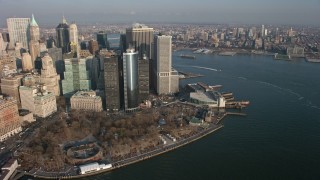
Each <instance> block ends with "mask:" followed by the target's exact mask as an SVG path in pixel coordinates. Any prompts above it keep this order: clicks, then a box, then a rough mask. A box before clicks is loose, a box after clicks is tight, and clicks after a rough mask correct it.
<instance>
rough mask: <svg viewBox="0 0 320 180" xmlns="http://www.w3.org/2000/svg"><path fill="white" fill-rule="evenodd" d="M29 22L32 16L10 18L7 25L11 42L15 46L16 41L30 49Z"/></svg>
mask: <svg viewBox="0 0 320 180" xmlns="http://www.w3.org/2000/svg"><path fill="white" fill-rule="evenodd" d="M29 24H30V18H8V19H7V27H8V31H9V36H10V44H11V46H12V47H14V44H15V43H16V42H20V43H21V44H22V47H23V48H25V49H28V45H29V40H30V37H29V33H28V31H29Z"/></svg>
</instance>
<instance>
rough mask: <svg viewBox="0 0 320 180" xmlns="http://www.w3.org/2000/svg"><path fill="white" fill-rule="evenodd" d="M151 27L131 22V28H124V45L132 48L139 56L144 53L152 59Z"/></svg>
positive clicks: (152, 31)
mask: <svg viewBox="0 0 320 180" xmlns="http://www.w3.org/2000/svg"><path fill="white" fill-rule="evenodd" d="M153 33H154V30H153V28H149V27H148V26H146V25H144V24H138V23H137V24H133V26H132V27H131V28H127V29H126V47H128V48H131V47H132V48H134V49H135V51H138V52H139V58H142V55H143V54H144V53H145V54H146V55H147V57H148V58H149V59H152V44H153Z"/></svg>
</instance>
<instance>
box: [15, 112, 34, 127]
mask: <svg viewBox="0 0 320 180" xmlns="http://www.w3.org/2000/svg"><path fill="white" fill-rule="evenodd" d="M19 118H20V123H21V124H22V125H23V123H24V122H29V123H31V122H34V121H36V119H35V118H34V117H33V113H32V112H30V111H29V110H26V109H19Z"/></svg>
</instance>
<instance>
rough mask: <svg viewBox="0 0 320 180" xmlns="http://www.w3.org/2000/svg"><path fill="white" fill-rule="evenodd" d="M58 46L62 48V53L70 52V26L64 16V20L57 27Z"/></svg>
mask: <svg viewBox="0 0 320 180" xmlns="http://www.w3.org/2000/svg"><path fill="white" fill-rule="evenodd" d="M56 32H57V47H58V48H62V53H68V52H70V28H69V25H68V23H67V21H66V19H65V18H64V17H63V19H62V22H61V23H60V24H59V25H58V26H57V28H56Z"/></svg>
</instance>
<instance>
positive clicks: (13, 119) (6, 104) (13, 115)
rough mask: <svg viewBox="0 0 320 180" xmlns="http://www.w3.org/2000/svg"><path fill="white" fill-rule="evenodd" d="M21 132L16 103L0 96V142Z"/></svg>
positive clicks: (9, 98) (12, 99)
mask: <svg viewBox="0 0 320 180" xmlns="http://www.w3.org/2000/svg"><path fill="white" fill-rule="evenodd" d="M21 130H22V129H21V125H20V119H19V112H18V106H17V101H16V100H15V99H14V98H11V97H8V98H4V97H3V96H2V95H0V142H2V141H4V140H5V139H7V138H8V137H10V136H12V135H14V134H16V133H19V132H21Z"/></svg>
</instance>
